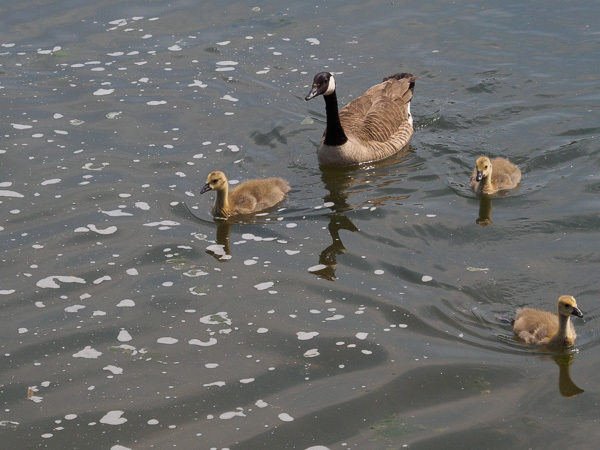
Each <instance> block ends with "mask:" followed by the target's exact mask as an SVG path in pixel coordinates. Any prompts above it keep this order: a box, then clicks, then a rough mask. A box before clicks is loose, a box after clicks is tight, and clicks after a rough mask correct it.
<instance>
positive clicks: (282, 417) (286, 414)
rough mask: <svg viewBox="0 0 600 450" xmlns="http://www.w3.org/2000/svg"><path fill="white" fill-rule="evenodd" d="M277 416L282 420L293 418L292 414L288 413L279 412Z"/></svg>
mask: <svg viewBox="0 0 600 450" xmlns="http://www.w3.org/2000/svg"><path fill="white" fill-rule="evenodd" d="M277 417H279V420H281V421H282V422H293V421H294V418H293V417H292V416H290V415H289V414H288V413H281V414H279V415H278V416H277Z"/></svg>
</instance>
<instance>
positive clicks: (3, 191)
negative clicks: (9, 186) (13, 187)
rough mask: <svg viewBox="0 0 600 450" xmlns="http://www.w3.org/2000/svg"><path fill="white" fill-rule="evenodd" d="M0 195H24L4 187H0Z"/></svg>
mask: <svg viewBox="0 0 600 450" xmlns="http://www.w3.org/2000/svg"><path fill="white" fill-rule="evenodd" d="M0 197H15V198H23V197H25V196H24V195H23V194H20V193H18V192H17V191H9V190H6V189H0Z"/></svg>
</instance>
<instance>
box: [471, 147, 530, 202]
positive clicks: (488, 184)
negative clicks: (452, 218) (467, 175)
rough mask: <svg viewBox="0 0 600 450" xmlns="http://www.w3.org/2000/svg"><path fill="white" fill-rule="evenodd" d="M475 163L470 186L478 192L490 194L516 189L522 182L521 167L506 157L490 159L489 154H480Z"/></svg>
mask: <svg viewBox="0 0 600 450" xmlns="http://www.w3.org/2000/svg"><path fill="white" fill-rule="evenodd" d="M475 165H476V167H475V169H473V175H471V179H470V180H469V186H471V188H473V190H474V191H475V193H477V194H485V195H490V194H494V193H496V192H498V191H503V190H507V189H514V188H516V187H517V186H518V185H519V183H520V182H521V169H519V168H518V167H517V166H516V165H514V164H513V163H511V162H510V161H509V160H508V159H506V158H495V159H493V160H490V158H488V157H487V156H480V157H479V158H477V161H476V162H475Z"/></svg>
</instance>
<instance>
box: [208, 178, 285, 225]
mask: <svg viewBox="0 0 600 450" xmlns="http://www.w3.org/2000/svg"><path fill="white" fill-rule="evenodd" d="M211 190H214V191H215V192H216V194H217V196H216V198H215V204H214V206H213V215H215V216H216V217H230V216H235V215H242V214H254V213H257V212H260V211H262V210H265V209H267V208H271V207H272V206H275V205H276V204H278V203H280V202H281V201H283V199H284V198H285V196H286V194H287V193H288V192H289V191H290V186H289V184H288V182H287V181H285V180H284V179H283V178H264V179H254V180H248V181H245V182H243V183H241V184H239V185H237V186H236V187H234V188H232V189H229V182H228V181H227V177H226V176H225V173H223V172H221V171H220V170H216V171H214V172H211V173H210V174H209V175H208V177H207V179H206V184H205V185H204V187H203V188H202V190H201V191H200V193H201V194H204V193H205V192H207V191H211Z"/></svg>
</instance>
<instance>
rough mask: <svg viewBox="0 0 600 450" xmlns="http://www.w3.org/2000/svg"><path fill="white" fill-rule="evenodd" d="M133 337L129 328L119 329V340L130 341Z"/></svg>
mask: <svg viewBox="0 0 600 450" xmlns="http://www.w3.org/2000/svg"><path fill="white" fill-rule="evenodd" d="M132 339H133V338H132V337H131V334H129V332H128V331H127V330H121V331H119V335H118V336H117V340H118V341H119V342H129V341H131V340H132Z"/></svg>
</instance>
